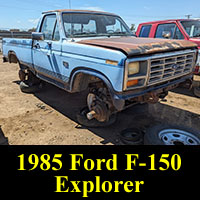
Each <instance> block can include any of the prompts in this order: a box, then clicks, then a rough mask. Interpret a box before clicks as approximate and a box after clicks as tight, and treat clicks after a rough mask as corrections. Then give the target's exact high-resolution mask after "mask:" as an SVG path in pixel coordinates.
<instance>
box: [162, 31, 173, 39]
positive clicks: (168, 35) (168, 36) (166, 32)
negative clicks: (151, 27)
mask: <svg viewBox="0 0 200 200" xmlns="http://www.w3.org/2000/svg"><path fill="white" fill-rule="evenodd" d="M162 37H164V38H166V39H169V38H170V37H171V32H169V31H163V32H162Z"/></svg>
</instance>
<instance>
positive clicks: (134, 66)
mask: <svg viewBox="0 0 200 200" xmlns="http://www.w3.org/2000/svg"><path fill="white" fill-rule="evenodd" d="M139 71H140V63H139V62H132V63H129V64H128V76H132V75H134V74H137V73H139Z"/></svg>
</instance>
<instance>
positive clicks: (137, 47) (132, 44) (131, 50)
mask: <svg viewBox="0 0 200 200" xmlns="http://www.w3.org/2000/svg"><path fill="white" fill-rule="evenodd" d="M78 43H81V44H87V45H94V46H99V47H104V48H109V49H114V50H120V51H122V52H123V53H125V54H126V55H127V56H134V55H140V54H152V53H160V52H165V51H173V50H183V49H187V48H196V47H197V45H196V44H194V43H192V42H189V41H186V40H166V39H154V38H136V37H120V38H104V39H90V40H81V41H79V42H78Z"/></svg>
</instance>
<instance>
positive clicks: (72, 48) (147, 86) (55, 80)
mask: <svg viewBox="0 0 200 200" xmlns="http://www.w3.org/2000/svg"><path fill="white" fill-rule="evenodd" d="M3 59H4V62H6V61H9V62H11V63H12V62H13V63H19V66H20V70H19V77H20V80H21V82H22V83H24V84H25V83H26V86H27V87H30V88H32V87H33V86H35V85H38V84H40V81H41V80H42V81H47V82H49V83H52V84H54V85H56V86H58V87H60V88H62V89H64V90H66V91H68V92H71V93H73V92H80V91H84V90H86V89H87V90H88V91H89V92H88V96H87V104H88V108H89V109H88V113H87V114H86V116H87V118H88V119H89V120H91V119H96V120H98V121H99V122H106V121H108V120H109V118H110V116H111V115H112V114H114V113H117V112H119V111H122V110H123V109H125V108H127V107H129V106H131V105H133V104H136V103H142V102H149V103H155V102H157V101H158V100H159V98H164V97H165V96H166V95H167V93H168V91H169V90H170V89H173V88H175V87H177V86H179V85H180V84H183V83H186V82H187V83H188V82H189V81H190V80H191V79H192V74H193V73H192V72H193V70H194V67H195V63H196V60H197V46H196V44H194V43H192V42H189V41H180V40H165V39H152V38H136V37H135V36H133V34H132V32H131V31H130V29H129V28H128V26H127V25H126V24H125V22H124V21H123V20H122V19H121V18H120V17H119V16H117V15H115V14H111V13H106V12H97V11H83V10H55V11H49V12H44V13H43V14H42V17H41V19H40V21H39V24H38V27H37V32H34V33H32V39H16V38H10V39H9V38H4V39H3Z"/></svg>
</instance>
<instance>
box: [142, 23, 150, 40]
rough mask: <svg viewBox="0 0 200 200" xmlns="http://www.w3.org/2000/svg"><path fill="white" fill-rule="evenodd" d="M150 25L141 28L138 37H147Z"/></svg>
mask: <svg viewBox="0 0 200 200" xmlns="http://www.w3.org/2000/svg"><path fill="white" fill-rule="evenodd" d="M150 30H151V25H146V26H142V28H141V30H140V35H139V37H149V33H150Z"/></svg>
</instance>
